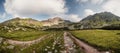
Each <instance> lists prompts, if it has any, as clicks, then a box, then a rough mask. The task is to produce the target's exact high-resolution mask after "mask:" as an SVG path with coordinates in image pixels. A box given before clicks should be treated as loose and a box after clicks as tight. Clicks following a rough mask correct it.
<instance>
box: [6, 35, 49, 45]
mask: <svg viewBox="0 0 120 53" xmlns="http://www.w3.org/2000/svg"><path fill="white" fill-rule="evenodd" d="M46 37H47V35H44V36H42V37H40V38H38V39H36V40H32V41H17V40H11V39H7V40H6V41H7V43H9V44H12V45H22V46H30V45H32V44H36V43H39V42H41V41H42V40H44V39H46ZM47 38H48V37H47Z"/></svg>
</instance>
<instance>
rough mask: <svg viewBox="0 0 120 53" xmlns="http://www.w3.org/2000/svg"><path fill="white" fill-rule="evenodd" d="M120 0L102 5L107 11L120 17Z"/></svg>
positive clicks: (113, 0) (109, 0)
mask: <svg viewBox="0 0 120 53" xmlns="http://www.w3.org/2000/svg"><path fill="white" fill-rule="evenodd" d="M119 6H120V0H108V1H107V2H106V3H104V4H103V5H102V8H103V9H104V10H105V11H108V12H112V13H114V14H115V15H118V16H120V7H119Z"/></svg>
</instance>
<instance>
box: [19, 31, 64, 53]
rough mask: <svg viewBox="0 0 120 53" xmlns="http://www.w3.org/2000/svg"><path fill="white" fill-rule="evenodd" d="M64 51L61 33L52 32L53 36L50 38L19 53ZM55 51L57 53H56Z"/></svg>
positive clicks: (59, 52)
mask: <svg viewBox="0 0 120 53" xmlns="http://www.w3.org/2000/svg"><path fill="white" fill-rule="evenodd" d="M55 42H56V43H55ZM63 50H64V42H63V32H61V31H59V32H55V31H53V35H52V37H50V38H46V39H45V40H43V41H42V42H40V43H38V44H34V45H31V46H30V47H28V48H26V49H24V50H22V51H21V53H32V52H36V53H48V52H52V53H61V51H63ZM56 51H57V52H56Z"/></svg>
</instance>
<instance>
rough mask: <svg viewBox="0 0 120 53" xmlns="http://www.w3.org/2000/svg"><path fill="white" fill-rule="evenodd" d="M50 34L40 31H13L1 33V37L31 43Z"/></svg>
mask: <svg viewBox="0 0 120 53" xmlns="http://www.w3.org/2000/svg"><path fill="white" fill-rule="evenodd" d="M48 34H50V32H48V31H38V30H27V31H22V30H18V31H12V32H5V31H0V37H4V38H7V39H13V40H20V41H29V40H34V39H37V38H40V37H41V36H43V35H48Z"/></svg>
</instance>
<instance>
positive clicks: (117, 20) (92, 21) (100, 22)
mask: <svg viewBox="0 0 120 53" xmlns="http://www.w3.org/2000/svg"><path fill="white" fill-rule="evenodd" d="M116 24H120V17H118V16H116V15H114V14H112V13H110V12H101V13H96V14H94V15H89V16H87V17H86V18H84V19H82V20H81V21H80V22H78V23H73V22H71V21H69V20H64V19H62V18H60V17H55V18H50V19H48V20H43V21H37V20H34V19H32V18H25V19H21V18H13V19H11V20H7V21H5V22H3V23H1V24H0V27H1V28H5V27H12V28H17V27H22V28H33V29H41V28H44V27H49V28H61V27H62V28H64V27H67V28H69V29H70V28H72V29H91V28H102V27H105V26H111V25H116ZM117 26H118V25H117Z"/></svg>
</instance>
